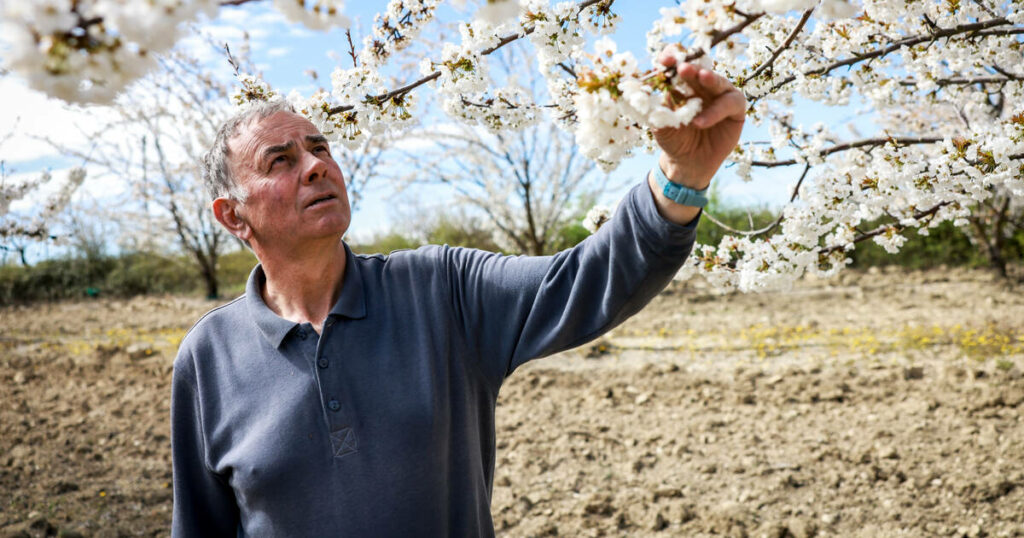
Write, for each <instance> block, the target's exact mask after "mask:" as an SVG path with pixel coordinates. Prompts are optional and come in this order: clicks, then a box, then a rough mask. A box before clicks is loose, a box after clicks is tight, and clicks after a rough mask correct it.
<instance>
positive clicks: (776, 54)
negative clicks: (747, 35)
mask: <svg viewBox="0 0 1024 538" xmlns="http://www.w3.org/2000/svg"><path fill="white" fill-rule="evenodd" d="M811 13H814V8H813V7H812V8H810V9H808V10H807V11H804V14H803V16H802V17H800V22H798V23H797V24H796V28H793V31H792V32H790V33H789V37H787V38H786V40H785V41H784V42H783V43H782V45H780V46H779V47H778V48H777V49H775V50H774V51H773V52H772V56H771V58H768V60H767V61H766V62H764V63H763V64H761V65H759V66H757V69H755V70H754V72H753V73H752V74H751V75H750V76H749V77H746V78H745V79H743V82H742V83H741V84H740V87H741V88H742V87H743V86H744V85H745V84H746V83H747V81H748V80H752V79H755V78H757V76H758V75H760V74H761V73H763V72H764V70H765V69H768V68H769V67H770V66H771V65H772V64H773V63H774V62H775V59H776V58H778V57H779V55H780V54H782V51H784V50H786V49H788V48H789V46H790V45H792V44H793V40H795V39H796V36H797V35H798V34H800V31H801V30H803V28H804V25H806V24H807V21H808V20H810V18H811Z"/></svg>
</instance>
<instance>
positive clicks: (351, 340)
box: [171, 182, 696, 537]
mask: <svg viewBox="0 0 1024 538" xmlns="http://www.w3.org/2000/svg"><path fill="white" fill-rule="evenodd" d="M695 228H696V221H695V222H693V223H691V224H690V225H688V226H678V225H676V224H673V223H671V222H668V221H666V220H664V219H663V218H662V217H661V216H660V215H658V213H657V210H656V208H655V205H654V201H653V196H652V195H651V193H650V190H649V189H648V187H647V185H646V182H645V183H643V184H640V185H638V186H637V187H636V188H634V189H632V190H631V191H630V192H629V194H628V195H627V196H626V197H625V199H624V200H623V201H622V202H621V203H620V205H619V208H618V211H617V212H616V214H615V216H614V217H613V218H612V220H611V222H610V223H608V224H606V225H605V226H603V227H602V228H601V229H600V230H599V231H598V232H597V233H596V234H594V235H593V236H591V237H589V238H587V240H585V241H583V242H582V243H580V244H579V245H578V246H576V247H574V248H572V249H569V250H566V251H563V252H560V253H558V254H556V255H554V256H545V257H523V256H501V255H497V254H492V253H488V252H482V251H478V250H471V249H463V248H450V247H447V246H429V247H423V248H420V249H417V250H415V251H401V252H395V253H392V254H391V255H390V256H380V255H375V256H362V255H354V254H352V252H351V251H349V250H348V247H347V246H346V253H347V255H348V261H347V263H346V268H345V276H344V283H343V286H342V291H341V296H340V297H339V298H338V301H337V303H336V304H335V305H334V307H333V308H332V310H331V312H330V314H329V316H328V317H327V319H326V320H325V322H324V325H323V330H322V334H319V335H318V334H317V333H316V332H315V331H314V330H313V328H312V327H311V326H310V325H309V324H308V323H306V324H298V323H294V322H291V321H288V320H285V319H282V318H280V317H278V316H277V315H276V314H274V312H272V311H271V310H270V309H269V308H268V307H267V306H266V304H265V303H264V302H263V299H262V296H261V293H260V289H261V284H262V281H263V280H264V279H265V276H264V273H263V270H262V268H261V267H260V266H257V267H256V268H255V269H254V270H253V272H252V274H251V275H250V277H249V282H248V285H247V287H246V292H245V295H243V296H242V297H239V298H238V299H235V300H234V301H232V302H230V303H228V304H226V305H224V306H221V307H219V308H217V309H215V310H213V311H211V312H209V313H208V314H206V315H205V316H204V317H203V318H202V319H201V320H199V322H198V323H196V325H195V326H194V327H193V328H192V330H191V331H190V332H189V333H188V334H187V335H186V337H185V338H184V340H183V341H182V343H181V348H180V350H179V353H178V356H177V358H176V360H175V362H174V379H173V389H172V390H173V393H172V398H171V437H172V448H173V462H174V515H173V527H172V535H173V536H177V537H184V536H230V535H237V536H282V537H285V536H287V537H296V536H331V537H337V536H357V537H367V536H375V537H376V536H396V537H398V536H401V537H408V536H493V535H494V527H493V524H492V521H491V513H490V503H491V490H492V482H493V477H494V458H495V439H494V436H495V434H494V409H495V402H496V399H497V396H498V389H499V388H500V387H501V384H502V381H503V380H504V379H505V377H506V376H508V375H509V374H510V373H512V371H513V370H515V369H516V367H518V366H519V365H520V364H523V363H524V362H526V361H528V360H530V359H534V358H537V357H543V356H545V355H549V354H552V353H555V352H558V351H562V350H565V349H569V348H572V347H574V346H578V345H581V344H583V343H585V342H587V341H589V340H591V339H593V338H596V337H597V336H598V335H600V334H602V333H604V332H605V331H607V330H609V329H611V328H612V327H614V326H615V325H617V324H619V323H621V322H622V321H623V320H625V319H626V318H627V317H629V316H630V315H632V314H633V313H635V312H637V311H638V310H640V308H642V307H643V306H644V305H645V304H646V303H647V302H648V301H649V300H650V299H651V298H652V297H654V296H655V295H656V294H657V293H658V292H659V291H660V290H661V289H662V288H664V287H665V285H667V284H668V282H669V281H670V280H671V278H672V276H673V275H674V274H675V273H676V271H677V270H678V268H679V266H680V265H681V264H682V262H683V260H684V258H685V257H686V256H687V255H688V254H689V252H690V249H691V247H692V245H693V241H694V237H695ZM325 280H333V278H327V279H325Z"/></svg>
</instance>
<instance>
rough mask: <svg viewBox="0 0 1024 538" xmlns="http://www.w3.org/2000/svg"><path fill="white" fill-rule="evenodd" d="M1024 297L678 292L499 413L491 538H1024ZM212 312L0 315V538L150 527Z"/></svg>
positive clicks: (884, 287) (100, 306) (858, 281)
mask: <svg viewBox="0 0 1024 538" xmlns="http://www.w3.org/2000/svg"><path fill="white" fill-rule="evenodd" d="M1022 291H1024V286H1021V285H1012V284H1007V283H1004V282H1001V281H998V280H995V279H993V278H992V277H991V276H990V275H988V274H987V273H983V272H977V271H975V272H972V271H963V270H952V271H930V272H927V273H920V272H904V271H891V272H890V271H873V272H870V273H854V272H848V273H845V274H843V275H840V278H839V279H837V280H833V281H828V282H825V281H812V280H809V281H807V282H804V283H802V284H801V285H800V286H799V287H798V288H797V289H795V290H793V291H792V292H789V293H772V294H760V295H739V294H731V295H722V294H716V293H714V292H712V291H711V290H709V289H708V288H707V287H706V286H705V285H703V284H702V283H701V282H699V281H695V282H689V283H677V284H674V285H673V286H672V287H671V288H670V289H669V290H668V291H666V292H665V293H663V294H662V295H661V296H659V297H658V298H657V299H656V300H655V302H654V303H652V304H651V305H650V306H649V307H648V308H647V309H645V310H644V311H643V312H641V313H640V314H639V315H638V316H636V317H635V318H634V319H632V320H630V321H629V322H627V323H626V324H625V325H624V326H622V327H620V328H618V329H616V330H615V331H613V332H612V333H611V334H609V335H608V336H607V337H606V338H604V339H602V340H601V341H599V342H597V343H595V344H593V345H590V346H587V347H586V348H584V349H580V350H578V351H574V352H569V353H564V354H561V355H558V356H555V357H550V358H548V359H545V360H541V361H535V362H533V363H530V364H528V365H526V366H524V367H523V368H521V369H520V371H518V372H516V373H515V374H514V375H513V376H512V377H511V378H510V379H509V381H508V382H507V383H506V386H505V388H504V389H503V393H502V397H501V400H500V402H499V408H498V417H497V419H498V426H497V427H498V448H499V450H498V462H497V469H496V479H495V486H494V498H493V503H492V513H493V515H494V522H495V527H496V529H497V530H498V534H499V535H500V536H508V537H512V536H555V535H560V536H704V535H725V536H770V537H787V536H788V537H804V536H865V537H866V536H969V537H974V536H1024V421H1022V413H1024V373H1022V372H1024V294H1022V293H1021V292H1022ZM212 306H213V303H208V302H205V301H200V300H194V299H185V298H173V297H161V298H153V297H149V298H139V299H133V300H130V301H118V300H107V299H101V300H96V301H88V302H78V303H62V304H54V305H41V306H32V307H12V308H6V309H0V537H3V536H46V535H50V536H57V535H60V536H121V535H125V536H135V535H166V534H167V527H168V525H169V521H170V513H171V488H170V481H171V465H170V443H169V439H168V435H169V430H168V405H169V394H170V379H171V363H172V360H173V357H174V350H175V348H176V346H177V343H178V342H179V341H180V339H181V337H182V335H183V334H184V331H185V330H186V329H187V328H188V327H189V326H190V325H191V323H192V322H193V321H194V320H195V319H196V318H197V317H198V316H199V315H200V314H201V313H202V312H204V311H206V310H208V309H209V308H211V307H212Z"/></svg>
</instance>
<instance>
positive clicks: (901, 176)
mask: <svg viewBox="0 0 1024 538" xmlns="http://www.w3.org/2000/svg"><path fill="white" fill-rule="evenodd" d="M230 3H244V2H239V1H235V2H230ZM458 3H459V4H461V3H462V2H458ZM43 4H45V5H44V6H43V7H37V6H39V5H43ZM157 4H160V5H157ZM164 4H167V5H164ZM438 4H439V0H408V1H405V0H392V1H391V2H390V3H389V4H388V6H387V8H386V9H385V10H384V11H382V12H381V13H380V14H379V15H378V17H377V18H376V19H375V21H374V26H373V34H372V35H370V36H368V37H367V39H366V40H364V41H363V43H362V47H361V50H360V51H359V52H358V55H357V57H358V59H359V62H358V64H357V65H355V66H353V67H352V68H349V69H338V70H336V71H335V72H334V73H333V74H332V76H331V82H332V88H331V91H330V92H329V93H328V92H318V93H316V94H314V95H312V96H306V97H304V98H301V99H299V98H296V101H301V103H302V104H303V105H304V106H302V108H303V109H304V110H305V111H306V112H307V113H308V115H309V117H310V118H311V120H312V121H313V122H314V123H316V124H317V125H318V126H320V127H321V129H322V130H323V131H324V133H325V134H326V135H328V136H330V137H332V138H334V139H335V140H338V141H340V142H343V143H347V144H352V145H358V144H360V143H362V141H363V140H365V137H367V136H370V135H372V134H375V133H382V132H389V131H392V130H395V129H400V128H402V127H403V126H404V125H406V124H408V122H410V121H411V120H412V119H413V118H415V117H418V116H422V115H424V114H426V113H427V112H425V111H424V110H423V109H421V108H419V107H417V103H416V94H417V93H418V92H419V91H422V87H423V86H425V85H431V86H433V87H434V91H435V92H436V93H437V96H438V98H439V99H441V100H442V102H443V103H444V105H443V107H442V108H443V109H444V111H445V112H447V113H448V114H450V115H451V116H452V117H453V118H456V119H458V120H459V121H466V122H470V123H471V124H472V123H477V122H480V121H486V122H488V123H494V124H500V127H499V130H501V131H506V130H512V129H515V128H516V125H517V124H520V122H519V121H517V118H519V117H520V116H521V115H522V114H523V113H524V111H527V110H535V109H537V110H539V109H543V111H544V113H545V114H544V115H545V118H544V120H542V121H545V122H552V123H556V124H558V125H560V126H562V127H563V128H565V129H567V130H570V131H572V132H573V133H574V135H575V139H576V142H577V144H578V145H579V146H580V148H581V151H582V152H583V153H584V154H585V155H586V156H587V157H589V158H591V159H593V160H594V161H595V162H596V163H597V164H598V165H600V166H601V167H603V168H605V169H611V168H614V167H615V166H617V164H618V163H619V162H620V161H621V160H622V159H623V158H624V157H626V156H627V155H629V154H630V153H631V152H633V151H636V150H637V149H640V148H650V147H651V146H652V145H653V144H652V141H653V139H654V137H655V136H656V133H657V132H658V131H657V129H658V128H661V127H666V126H669V125H678V124H681V123H688V122H689V121H690V120H691V119H692V118H693V117H694V116H695V115H696V114H697V113H698V111H699V110H700V107H701V105H702V103H701V102H700V100H699V99H697V98H695V97H693V96H692V93H691V92H690V91H689V90H688V88H686V87H685V84H683V83H681V82H680V81H679V80H678V78H677V77H676V76H675V72H674V69H672V68H667V69H665V68H661V67H658V68H655V69H644V68H642V67H641V63H643V64H645V65H646V64H647V63H648V62H647V61H646V60H644V61H643V62H641V61H639V60H637V59H636V58H635V57H634V56H633V55H632V54H630V53H628V52H619V51H618V50H617V49H618V47H617V44H616V43H615V42H614V41H612V40H611V39H610V38H608V37H607V36H605V37H602V38H600V39H598V40H597V41H596V43H594V45H593V46H592V47H591V46H588V45H587V43H588V37H590V36H596V35H598V34H604V33H607V32H608V31H609V30H610V29H612V28H613V27H614V25H615V24H616V23H617V22H618V20H619V18H620V17H619V15H618V14H617V13H616V10H617V9H619V8H620V7H624V6H626V5H628V4H629V3H627V2H614V0H581V1H579V2H576V3H574V2H562V3H558V4H555V5H551V4H550V3H549V2H547V1H544V0H521V1H516V0H491V1H487V2H482V4H483V6H482V7H481V8H480V9H479V10H477V11H476V16H475V17H474V18H473V20H468V21H465V22H463V23H461V24H460V27H459V29H460V33H459V36H460V38H459V39H457V40H455V41H453V42H447V43H445V44H444V45H443V46H442V47H440V51H439V52H437V51H432V52H431V53H429V54H428V55H427V56H425V57H424V58H423V59H422V62H421V76H419V77H418V78H415V79H413V80H409V81H408V82H407V83H405V84H402V85H397V86H395V85H389V84H388V83H387V82H386V79H385V78H384V77H383V76H382V74H381V73H382V72H383V71H384V70H385V68H386V66H387V65H388V62H389V61H391V60H392V57H393V55H394V53H395V52H396V51H397V50H399V49H401V48H403V47H406V46H408V45H409V44H410V43H411V42H413V41H414V40H415V39H416V38H417V35H418V32H419V31H420V30H421V29H422V28H423V27H424V26H425V25H426V24H428V23H429V22H430V21H431V20H432V19H433V16H434V13H435V10H436V8H437V5H438ZM128 5H131V6H132V7H131V9H129V8H127V7H126V6H128ZM275 5H278V6H279V7H281V8H282V9H284V10H287V11H288V12H289V13H292V14H293V15H297V16H298V17H299V18H305V19H308V20H313V21H316V22H317V23H322V24H328V23H333V22H343V21H342V17H343V15H341V14H340V13H341V12H340V8H339V6H337V5H333V3H332V2H327V1H324V0H320V1H317V0H309V1H298V2H296V1H294V0H281V1H279V2H275ZM12 6H13V7H12ZM216 7H217V4H216V3H215V2H212V1H210V0H195V1H187V0H177V1H173V0H167V1H166V2H158V3H127V2H115V1H102V2H101V1H99V0H97V1H94V2H90V1H87V0H78V1H75V2H69V1H68V0H64V1H63V2H58V1H57V0H49V1H47V2H41V3H36V2H28V1H26V0H8V3H7V7H6V8H5V15H4V16H5V18H7V19H9V20H17V21H18V22H20V23H21V24H22V26H23V28H25V29H24V30H22V31H21V32H20V33H17V32H15V33H12V34H11V35H12V36H13V37H10V38H9V39H11V40H13V41H12V42H13V43H14V45H13V46H12V47H11V50H13V51H14V53H13V54H12V56H11V61H10V62H9V67H10V68H11V69H13V70H14V71H16V72H18V73H21V74H22V75H23V76H25V77H26V78H28V79H29V80H30V83H31V84H33V85H34V86H35V87H38V88H42V89H44V90H46V91H49V92H50V93H51V94H54V95H61V96H65V97H67V98H71V99H79V100H91V99H104V98H109V96H110V95H112V94H113V92H116V91H119V90H120V89H121V87H123V86H124V84H125V83H126V82H127V81H129V80H131V79H132V78H135V77H136V76H137V72H138V71H139V69H141V68H143V67H144V66H143V65H142V63H143V62H144V61H145V59H146V58H149V57H150V54H149V52H148V51H149V48H151V47H155V48H159V47H160V46H170V44H169V43H165V42H160V43H153V42H152V41H153V39H154V38H153V36H154V35H156V36H163V35H171V34H172V32H170V31H167V32H166V33H165V32H153V31H152V30H153V29H154V28H153V26H154V25H159V26H160V27H161V28H159V29H161V30H173V29H174V28H175V27H176V24H177V22H178V21H181V20H185V19H188V18H190V17H193V16H194V14H195V13H198V12H200V11H203V10H214V9H216ZM157 12H159V13H161V15H154V13H157ZM12 13H13V15H12ZM164 13H167V14H169V15H168V16H164V15H163V14H164ZM661 15H662V16H661V18H660V19H659V20H658V21H656V22H655V24H654V25H653V27H652V28H651V29H650V31H649V32H648V34H647V46H648V52H649V53H650V54H651V55H652V56H653V55H655V54H657V53H658V52H660V51H661V50H662V49H664V48H665V47H669V48H670V49H671V50H672V51H673V53H674V55H675V57H676V61H677V62H682V61H687V62H695V63H699V64H702V65H704V66H707V67H713V68H714V69H716V70H718V71H720V72H722V73H724V74H725V75H726V76H728V77H729V78H730V79H731V80H733V81H734V82H735V84H736V85H737V86H738V87H739V88H741V89H742V90H743V92H744V93H745V94H746V97H747V100H748V103H749V111H748V123H749V124H752V127H761V128H763V129H764V130H766V131H767V132H768V133H770V140H746V141H744V142H743V143H742V144H741V145H740V146H739V147H738V148H737V149H736V151H735V152H734V154H733V156H732V162H733V165H734V167H735V169H736V171H737V172H738V174H739V175H740V176H742V177H744V178H751V180H756V176H757V174H756V173H755V172H754V171H755V170H757V169H767V168H779V169H785V170H792V172H791V173H792V180H793V181H792V190H791V195H790V202H789V203H788V204H787V205H786V206H785V207H784V209H783V210H782V211H781V213H780V215H779V218H778V219H777V220H776V222H775V223H773V224H772V225H771V226H768V227H766V228H765V229H762V230H751V231H745V232H743V233H735V234H733V235H728V236H726V237H725V238H724V239H723V240H722V241H721V242H720V243H719V244H718V245H703V246H698V248H696V250H695V253H694V255H693V256H692V257H691V258H690V260H689V261H688V262H687V265H686V267H685V268H684V271H683V274H684V275H685V274H692V273H694V272H702V273H704V274H705V275H706V276H708V277H709V278H710V279H711V280H712V282H714V283H716V284H718V285H720V286H723V287H735V288H739V289H742V290H758V289H765V288H777V287H785V286H788V285H791V284H792V282H793V281H794V280H795V279H796V278H798V277H799V276H800V275H802V274H804V273H806V272H812V273H817V274H823V275H830V274H834V273H836V272H837V271H839V270H840V269H841V268H842V267H844V266H845V265H846V264H847V263H848V253H849V252H850V251H851V250H852V249H854V248H855V246H856V244H857V243H858V242H860V241H864V240H874V241H876V242H877V243H879V244H881V245H882V246H884V247H885V248H886V249H888V250H890V251H893V252H895V251H898V249H899V248H900V245H901V244H902V243H903V242H904V241H905V239H906V237H907V235H908V234H910V233H919V234H920V233H925V234H926V233H927V231H928V230H929V229H930V228H932V227H934V226H937V225H938V224H940V223H942V222H945V221H952V222H953V223H955V224H957V225H961V226H968V225H969V223H970V220H971V217H972V215H973V214H975V213H976V212H978V211H979V208H985V207H994V208H997V210H998V212H999V214H1004V215H1005V216H1004V217H1002V218H1003V219H1004V221H1008V222H1013V223H1019V222H1020V219H1021V217H1020V212H1021V207H1020V206H1021V204H1020V199H1021V197H1022V196H1024V168H1022V161H1024V110H1022V108H1021V106H1022V105H1021V103H1024V99H1022V97H1024V96H1022V86H1021V83H1022V79H1024V71H1022V68H1021V65H1024V57H1022V48H1024V47H1022V43H1021V35H1024V2H1022V1H1021V0H973V1H968V0H850V1H847V0H690V1H686V2H682V3H678V4H676V3H673V2H667V3H666V6H665V7H664V8H662V10H661ZM154 21H156V22H154ZM140 28H141V29H143V30H144V31H142V32H139V31H137V30H138V29H140ZM521 39H524V40H528V41H529V42H530V43H531V44H532V45H533V47H534V51H535V55H536V57H537V61H538V71H539V74H540V75H541V76H542V77H544V79H545V82H546V86H547V95H548V98H547V101H546V102H544V103H534V102H530V100H529V96H525V95H521V94H516V93H515V92H514V89H512V88H504V87H495V86H494V85H492V81H491V80H490V79H489V77H488V76H487V75H488V65H489V58H488V57H489V56H490V55H491V54H492V53H494V52H495V51H497V50H499V49H500V48H502V47H504V46H506V45H507V44H509V43H511V42H513V41H517V40H521ZM588 50H589V51H592V52H587V51H588ZM126 56H127V57H128V59H127V60H124V61H122V59H123V57H126ZM137 58H143V60H140V62H135V61H134V60H135V59H137ZM652 63H653V62H652ZM241 81H242V89H241V90H240V92H239V93H238V95H239V97H240V98H242V99H243V100H244V99H257V98H263V97H265V96H266V95H267V94H268V93H269V92H271V91H272V90H270V89H269V87H268V86H266V84H265V83H263V82H262V81H260V80H259V79H258V78H255V77H242V79H241ZM503 96H506V98H502V97H503ZM507 96H510V97H507ZM810 101H814V102H818V103H821V104H823V105H827V106H838V107H863V108H864V109H865V113H864V117H863V123H865V124H870V128H871V129H872V131H873V132H872V133H871V134H870V135H868V136H863V137H853V138H847V137H843V136H841V135H840V134H838V133H837V132H836V130H835V126H830V125H827V124H824V123H818V124H813V125H803V124H802V123H800V122H798V121H797V120H796V117H795V115H794V113H793V109H794V105H795V104H796V103H804V102H810ZM480 104H487V106H480ZM749 127H751V126H748V132H756V129H753V128H749ZM1004 206H1005V207H1006V209H1005V212H1004V211H1003V210H1002V208H1003V207H1004ZM878 221H882V222H883V224H881V225H879V226H876V227H873V228H870V229H867V228H865V226H866V225H865V223H868V222H878ZM982 222H987V219H982ZM1000 233H1005V227H1004V229H1003V230H1000Z"/></svg>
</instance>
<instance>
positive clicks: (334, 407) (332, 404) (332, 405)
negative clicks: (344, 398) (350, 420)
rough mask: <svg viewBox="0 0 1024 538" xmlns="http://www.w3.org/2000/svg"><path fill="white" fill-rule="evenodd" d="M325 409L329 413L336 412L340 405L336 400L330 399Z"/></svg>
mask: <svg viewBox="0 0 1024 538" xmlns="http://www.w3.org/2000/svg"><path fill="white" fill-rule="evenodd" d="M327 408H328V409H330V410H331V411H337V410H339V409H341V404H340V403H338V400H334V399H332V400H331V401H329V402H327Z"/></svg>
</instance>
